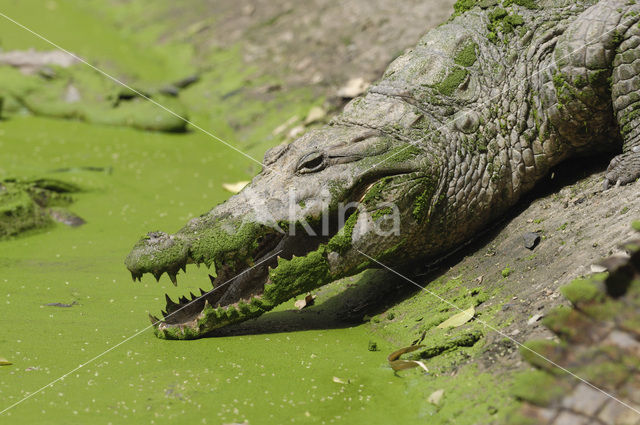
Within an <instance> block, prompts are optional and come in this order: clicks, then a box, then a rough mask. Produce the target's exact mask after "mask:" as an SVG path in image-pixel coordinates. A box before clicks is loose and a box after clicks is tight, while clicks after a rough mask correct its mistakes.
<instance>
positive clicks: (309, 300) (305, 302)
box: [293, 294, 316, 310]
mask: <svg viewBox="0 0 640 425" xmlns="http://www.w3.org/2000/svg"><path fill="white" fill-rule="evenodd" d="M315 298H316V296H315V295H311V294H307V296H306V297H304V299H301V300H298V301H296V302H295V303H294V304H293V305H295V306H296V308H297V309H298V310H302V309H303V308H305V307H308V306H310V305H313V300H314V299H315Z"/></svg>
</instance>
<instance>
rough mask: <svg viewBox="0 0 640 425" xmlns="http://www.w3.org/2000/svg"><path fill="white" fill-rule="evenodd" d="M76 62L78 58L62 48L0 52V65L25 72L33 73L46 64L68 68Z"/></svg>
mask: <svg viewBox="0 0 640 425" xmlns="http://www.w3.org/2000/svg"><path fill="white" fill-rule="evenodd" d="M78 62H80V61H79V60H78V59H76V58H75V57H74V56H72V55H70V54H68V53H66V52H63V51H62V50H51V51H48V52H38V51H36V50H34V49H30V50H13V51H10V52H5V53H0V65H9V66H12V67H14V68H18V69H19V70H20V71H22V72H23V73H25V74H33V73H35V72H37V71H38V70H40V69H41V68H43V67H45V66H47V65H55V66H59V67H60V68H68V67H70V66H71V65H73V64H75V63H78Z"/></svg>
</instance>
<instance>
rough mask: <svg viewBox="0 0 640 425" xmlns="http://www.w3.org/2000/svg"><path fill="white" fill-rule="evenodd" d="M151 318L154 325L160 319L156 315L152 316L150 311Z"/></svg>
mask: <svg viewBox="0 0 640 425" xmlns="http://www.w3.org/2000/svg"><path fill="white" fill-rule="evenodd" d="M149 320H150V321H151V324H152V325H155V324H156V323H158V322H159V321H160V319H158V318H157V317H156V316H152V315H151V313H149Z"/></svg>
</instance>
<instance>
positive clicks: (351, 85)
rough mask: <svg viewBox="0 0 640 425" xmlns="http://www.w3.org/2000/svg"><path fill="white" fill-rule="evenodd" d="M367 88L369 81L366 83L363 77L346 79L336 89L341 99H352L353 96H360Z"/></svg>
mask: <svg viewBox="0 0 640 425" xmlns="http://www.w3.org/2000/svg"><path fill="white" fill-rule="evenodd" d="M368 88H369V83H367V82H366V81H365V80H364V78H362V77H358V78H352V79H350V80H349V81H347V84H345V85H344V86H342V87H341V88H340V89H338V93H337V96H338V97H341V98H343V99H353V98H354V97H358V96H360V95H361V94H362V93H364V92H365V90H367V89H368Z"/></svg>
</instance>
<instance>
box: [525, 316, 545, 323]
mask: <svg viewBox="0 0 640 425" xmlns="http://www.w3.org/2000/svg"><path fill="white" fill-rule="evenodd" d="M540 319H542V314H534V315H533V316H531V319H529V320H527V325H533V324H534V323H536V322H537V321H538V320H540Z"/></svg>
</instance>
